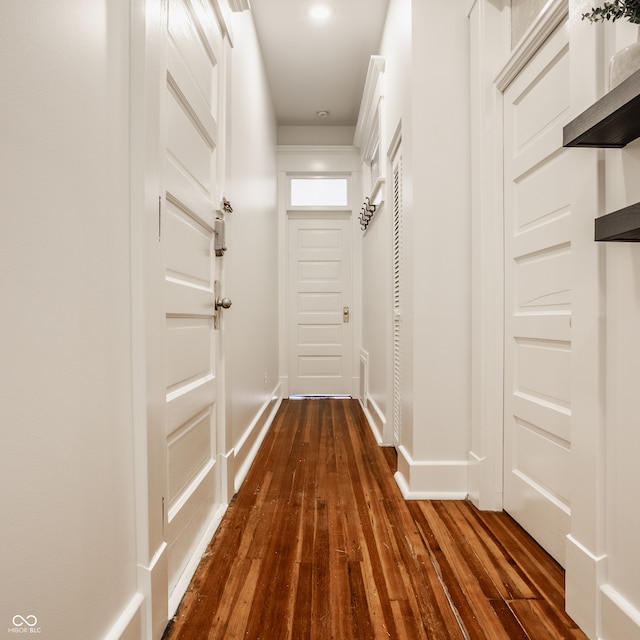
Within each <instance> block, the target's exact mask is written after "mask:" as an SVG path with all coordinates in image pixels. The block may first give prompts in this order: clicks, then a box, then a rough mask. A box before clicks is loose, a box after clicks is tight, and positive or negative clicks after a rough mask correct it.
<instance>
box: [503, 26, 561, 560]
mask: <svg viewBox="0 0 640 640" xmlns="http://www.w3.org/2000/svg"><path fill="white" fill-rule="evenodd" d="M568 114H569V51H568V37H567V32H566V28H565V27H561V28H560V29H559V30H558V31H557V32H555V33H554V35H552V36H551V37H550V38H549V40H548V41H547V42H546V43H545V45H544V46H543V47H542V48H541V49H540V51H538V53H537V54H536V55H535V57H534V58H533V60H531V61H530V62H529V63H528V65H527V66H526V67H525V68H524V70H523V71H522V72H521V73H520V74H519V75H518V76H517V77H516V79H515V80H514V81H513V82H512V84H510V85H509V87H508V88H507V90H506V91H505V93H504V172H505V174H504V196H505V424H504V508H505V510H506V511H508V512H509V513H510V514H511V515H512V516H513V517H514V518H515V519H516V520H517V521H518V522H519V523H520V524H521V525H523V527H524V528H525V529H526V530H527V531H528V532H529V533H530V534H531V535H532V536H533V537H534V538H535V539H536V540H537V541H538V542H539V543H540V544H541V545H542V546H543V547H544V548H545V549H547V551H549V552H550V553H551V555H553V556H554V557H555V558H556V559H557V560H558V561H559V562H560V563H561V564H564V556H565V551H564V549H565V536H566V534H568V533H569V528H570V514H571V511H570V503H569V495H570V486H569V484H570V483H569V478H570V475H569V472H570V468H569V458H570V452H571V395H570V389H571V384H570V382H571V380H570V358H571V282H572V278H571V236H570V216H571V200H570V193H571V188H570V180H571V176H572V174H571V171H570V164H569V153H568V151H567V150H564V149H563V148H562V126H563V125H564V124H565V123H566V122H567V120H568Z"/></svg>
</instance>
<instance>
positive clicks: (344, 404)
mask: <svg viewBox="0 0 640 640" xmlns="http://www.w3.org/2000/svg"><path fill="white" fill-rule="evenodd" d="M394 465H395V457H394V451H393V449H382V448H380V447H378V446H377V444H376V442H375V441H374V439H373V437H372V435H371V432H370V430H369V427H368V425H367V424H366V422H365V419H364V416H363V414H362V411H361V408H360V405H359V403H358V402H357V401H355V400H342V399H313V400H285V401H284V402H283V404H282V406H281V408H280V410H279V411H278V414H277V416H276V419H275V421H274V424H273V425H272V428H271V429H270V431H269V434H268V435H267V437H266V439H265V441H264V443H263V445H262V447H261V449H260V452H259V453H258V456H257V458H256V460H255V462H254V464H253V466H252V467H251V469H250V471H249V474H248V475H247V478H246V480H245V482H244V484H243V485H242V488H241V490H240V492H239V493H238V494H237V496H236V497H235V498H234V500H233V501H232V503H231V505H230V506H229V509H228V511H227V513H226V514H225V517H224V518H223V521H222V523H221V524H220V527H219V528H218V531H217V532H216V534H215V536H214V538H213V540H212V541H211V543H210V545H209V547H208V549H207V552H206V553H205V555H204V556H203V559H202V562H201V564H200V566H199V568H198V570H197V572H196V575H195V576H194V579H193V581H192V583H191V585H190V587H189V589H188V591H187V593H186V594H185V597H184V599H183V601H182V603H181V605H180V607H179V609H178V612H177V613H176V616H175V617H174V619H173V621H172V622H171V623H170V625H169V626H168V627H167V631H166V633H165V636H164V639H165V640H214V639H222V638H224V640H232V639H234V638H244V639H249V640H285V639H289V638H290V639H292V640H303V639H307V638H308V639H313V640H329V639H335V640H365V639H369V638H372V639H383V638H384V639H389V638H392V639H394V640H419V639H423V638H424V639H428V640H458V639H459V640H502V639H504V640H553V639H562V640H576V639H580V640H586V636H585V635H584V634H583V633H582V632H581V631H580V630H579V629H577V628H576V625H575V624H574V623H573V621H572V620H571V619H570V618H569V617H568V616H567V615H566V614H565V613H564V573H563V571H562V569H561V567H560V566H559V565H558V564H557V563H556V562H555V561H554V560H553V559H551V557H550V556H548V555H547V554H546V553H545V552H544V551H543V550H542V549H541V548H540V547H539V546H538V545H537V544H536V543H535V542H534V541H533V540H532V539H531V538H529V536H528V535H527V534H526V533H524V531H523V530H522V529H521V528H520V527H519V526H518V525H517V524H516V523H515V522H514V521H513V520H511V518H509V516H507V515H506V514H503V513H486V512H480V511H478V510H477V509H475V508H474V507H473V506H472V505H471V504H470V503H467V502H457V501H456V502H448V501H405V500H404V499H403V498H402V495H401V494H400V492H399V490H398V487H397V485H396V483H395V480H394V479H393V472H394V471H395V469H394Z"/></svg>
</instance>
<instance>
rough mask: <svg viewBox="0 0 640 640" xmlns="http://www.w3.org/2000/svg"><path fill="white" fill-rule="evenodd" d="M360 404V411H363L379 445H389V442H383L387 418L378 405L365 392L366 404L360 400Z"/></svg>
mask: <svg viewBox="0 0 640 640" xmlns="http://www.w3.org/2000/svg"><path fill="white" fill-rule="evenodd" d="M360 404H361V405H362V412H363V413H364V416H365V418H366V419H367V422H368V423H369V428H370V429H371V432H372V433H373V437H374V438H375V439H376V442H377V443H378V445H380V446H391V445H392V443H391V442H385V438H384V433H385V431H386V427H387V419H386V418H385V416H384V414H383V413H382V411H381V410H380V407H379V406H378V405H377V404H376V402H375V400H373V398H371V396H370V395H369V394H368V393H367V400H366V404H364V403H362V402H360Z"/></svg>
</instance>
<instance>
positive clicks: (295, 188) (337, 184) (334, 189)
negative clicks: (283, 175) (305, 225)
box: [289, 177, 349, 208]
mask: <svg viewBox="0 0 640 640" xmlns="http://www.w3.org/2000/svg"><path fill="white" fill-rule="evenodd" d="M348 182H349V181H348V178H336V177H331V178H327V177H305V178H291V179H290V182H289V204H290V206H291V207H316V208H321V207H348V206H349V189H348Z"/></svg>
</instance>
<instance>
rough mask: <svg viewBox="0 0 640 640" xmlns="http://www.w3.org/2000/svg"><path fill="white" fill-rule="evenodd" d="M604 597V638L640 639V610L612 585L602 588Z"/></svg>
mask: <svg viewBox="0 0 640 640" xmlns="http://www.w3.org/2000/svg"><path fill="white" fill-rule="evenodd" d="M600 593H601V595H602V601H601V606H602V629H601V634H602V636H601V637H602V638H606V639H607V640H609V639H611V640H615V639H616V638H619V639H620V640H625V639H626V638H640V610H638V609H637V608H636V607H634V606H633V604H632V603H631V602H629V601H628V600H627V599H626V598H625V597H624V596H623V595H622V594H621V593H620V592H619V591H618V590H616V589H615V588H614V587H613V585H611V584H603V585H602V586H601V587H600Z"/></svg>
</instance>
